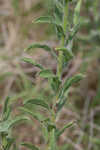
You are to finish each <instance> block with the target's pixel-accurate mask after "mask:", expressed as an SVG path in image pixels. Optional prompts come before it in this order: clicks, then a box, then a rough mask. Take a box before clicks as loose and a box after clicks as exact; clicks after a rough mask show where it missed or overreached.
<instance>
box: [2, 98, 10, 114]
mask: <svg viewBox="0 0 100 150" xmlns="http://www.w3.org/2000/svg"><path fill="white" fill-rule="evenodd" d="M9 100H10V98H9V97H7V98H6V100H5V103H4V108H3V114H4V113H6V112H7V108H8V105H9Z"/></svg>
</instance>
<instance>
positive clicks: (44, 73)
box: [39, 69, 55, 78]
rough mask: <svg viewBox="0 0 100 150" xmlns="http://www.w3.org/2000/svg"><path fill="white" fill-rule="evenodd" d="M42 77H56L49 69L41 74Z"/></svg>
mask: <svg viewBox="0 0 100 150" xmlns="http://www.w3.org/2000/svg"><path fill="white" fill-rule="evenodd" d="M39 75H40V77H43V78H52V77H55V75H54V74H53V72H52V71H51V70H49V69H44V70H42V71H40V72H39Z"/></svg>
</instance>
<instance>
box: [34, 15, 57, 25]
mask: <svg viewBox="0 0 100 150" xmlns="http://www.w3.org/2000/svg"><path fill="white" fill-rule="evenodd" d="M32 22H33V23H52V24H56V22H55V20H54V18H53V17H52V16H41V17H39V18H37V19H36V20H35V21H32Z"/></svg>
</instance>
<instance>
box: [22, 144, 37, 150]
mask: <svg viewBox="0 0 100 150" xmlns="http://www.w3.org/2000/svg"><path fill="white" fill-rule="evenodd" d="M21 145H22V146H25V147H26V148H29V149H30V150H39V148H38V147H36V146H34V145H33V144H30V143H22V144H21Z"/></svg>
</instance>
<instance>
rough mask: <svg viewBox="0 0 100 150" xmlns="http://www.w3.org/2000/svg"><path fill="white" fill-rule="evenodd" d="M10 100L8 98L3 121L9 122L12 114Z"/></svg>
mask: <svg viewBox="0 0 100 150" xmlns="http://www.w3.org/2000/svg"><path fill="white" fill-rule="evenodd" d="M9 100H10V98H9V97H7V98H6V100H5V103H4V108H3V121H5V120H7V119H8V118H9V116H10V114H11V106H10V105H9Z"/></svg>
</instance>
